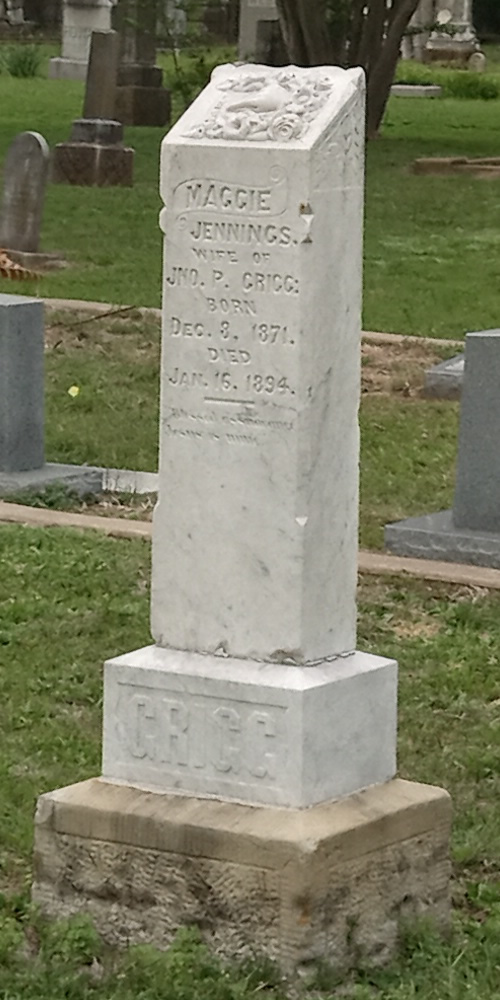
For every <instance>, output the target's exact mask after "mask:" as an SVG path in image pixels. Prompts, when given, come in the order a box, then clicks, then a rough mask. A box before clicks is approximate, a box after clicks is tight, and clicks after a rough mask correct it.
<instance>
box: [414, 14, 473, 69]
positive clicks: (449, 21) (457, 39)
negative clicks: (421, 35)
mask: <svg viewBox="0 0 500 1000" xmlns="http://www.w3.org/2000/svg"><path fill="white" fill-rule="evenodd" d="M434 14H435V21H436V22H437V26H436V27H435V28H434V30H433V31H432V32H431V34H430V36H429V39H428V41H427V44H426V57H427V59H428V60H438V61H439V62H460V63H462V64H464V63H467V62H468V60H469V58H470V56H471V55H472V54H473V53H474V52H477V51H478V49H479V42H478V40H477V35H476V32H475V29H474V24H473V21H472V0H436V3H435V11H434Z"/></svg>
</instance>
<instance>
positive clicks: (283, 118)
mask: <svg viewBox="0 0 500 1000" xmlns="http://www.w3.org/2000/svg"><path fill="white" fill-rule="evenodd" d="M301 132H302V119H301V118H300V117H299V115H297V114H295V113H294V112H293V111H279V112H278V114H276V115H274V118H273V119H272V120H271V121H270V123H269V126H268V129H267V134H268V136H269V138H270V139H274V140H275V142H287V141H288V140H289V139H298V137H299V136H300V134H301Z"/></svg>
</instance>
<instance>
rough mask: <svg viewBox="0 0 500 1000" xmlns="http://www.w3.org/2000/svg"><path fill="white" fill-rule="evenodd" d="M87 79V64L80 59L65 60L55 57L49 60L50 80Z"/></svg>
mask: <svg viewBox="0 0 500 1000" xmlns="http://www.w3.org/2000/svg"><path fill="white" fill-rule="evenodd" d="M86 78H87V63H86V62H81V61H80V60H79V59H63V58H62V56H55V57H54V58H53V59H50V60H49V79H51V80H83V81H85V80H86Z"/></svg>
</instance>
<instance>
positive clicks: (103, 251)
mask: <svg viewBox="0 0 500 1000" xmlns="http://www.w3.org/2000/svg"><path fill="white" fill-rule="evenodd" d="M49 54H50V53H49V50H47V51H46V53H45V58H47V57H48V55H49ZM81 99H82V87H81V85H79V84H74V83H61V82H58V81H49V80H47V79H44V78H41V79H40V80H24V81H22V80H17V79H12V78H10V77H7V76H6V75H5V74H4V75H0V108H1V111H0V157H2V156H3V155H4V153H5V150H6V148H7V146H8V143H9V142H10V141H11V139H12V138H13V137H14V135H15V134H16V133H17V132H18V131H20V130H22V129H26V128H34V129H37V130H39V131H41V132H42V133H43V134H44V135H45V136H46V137H47V139H48V140H49V142H50V143H51V145H53V144H54V143H55V142H57V141H62V140H64V139H66V138H67V136H68V130H69V126H70V122H71V120H72V119H73V118H74V117H76V116H77V115H78V114H79V112H80V108H81ZM499 108H500V102H499V101H491V102H482V101H464V100H461V101H459V100H454V99H445V100H442V101H439V102H431V101H429V102H427V101H417V100H401V99H399V100H393V101H392V102H391V104H390V106H389V109H388V114H387V117H386V122H385V125H384V130H383V135H382V137H381V139H380V140H378V141H376V142H374V143H373V144H372V145H371V146H370V148H369V152H368V184H367V223H366V267H365V318H364V325H365V328H371V329H387V330H396V331H397V330H399V331H406V332H412V333H419V334H431V335H432V336H435V337H436V338H439V337H444V336H461V335H462V334H463V333H464V332H465V331H466V330H468V329H481V328H486V327H492V326H497V325H498V308H497V306H498V303H497V300H498V294H497V288H498V281H497V271H498V265H497V260H496V257H497V256H498V255H497V253H496V250H497V247H498V245H499V243H500V236H499V233H500V198H499V193H500V186H499V182H498V181H495V182H484V181H477V180H471V179H466V178H461V177H454V178H447V179H441V178H435V177H434V178H433V177H429V178H423V177H417V176H414V175H412V174H411V173H409V171H408V166H409V164H410V163H411V161H412V159H414V158H415V157H416V156H422V155H435V154H436V155H437V154H442V155H447V154H452V153H453V154H465V155H487V154H489V155H496V154H497V153H498V149H499V141H498V140H499V132H500V116H499ZM127 141H130V143H131V144H132V145H133V146H134V147H135V149H136V183H135V186H134V188H133V189H131V190H130V191H128V190H126V189H124V190H120V189H113V190H88V189H84V188H81V189H80V188H64V187H55V186H53V187H50V188H49V191H48V196H47V204H46V212H45V221H44V228H43V245H44V248H45V249H47V250H49V249H62V250H63V251H64V252H65V253H66V254H67V256H68V258H69V259H70V261H71V262H72V266H71V267H70V268H68V270H67V271H64V272H61V273H59V274H54V275H51V276H47V277H46V278H44V279H43V281H42V282H39V283H36V284H33V283H26V284H25V285H23V287H22V289H20V288H19V286H15V287H14V288H13V287H12V284H8V283H7V282H2V281H1V280H0V291H2V292H4V291H8V292H12V291H16V292H18V291H20V290H22V291H23V292H26V293H29V294H33V293H35V294H40V295H52V296H59V297H75V298H87V299H96V300H98V299H100V300H102V301H112V302H117V303H124V302H126V303H132V304H135V305H158V304H159V301H160V250H161V247H160V237H159V230H158V227H157V214H158V210H159V207H160V204H159V198H158V193H157V174H158V152H159V144H160V141H161V130H157V129H127ZM80 320H81V317H78V316H72V315H69V314H66V313H64V314H63V313H61V314H59V315H55V316H54V315H52V316H51V317H50V324H49V323H48V325H50V330H49V331H48V344H47V353H46V386H47V392H46V395H47V420H46V436H47V457H48V459H51V460H60V461H64V460H68V461H74V462H88V463H97V464H103V465H109V466H121V467H129V468H139V469H155V468H156V457H157V425H158V383H159V372H158V357H159V327H158V323H157V322H155V321H154V320H152V319H145V318H144V317H141V316H140V315H139V314H138V313H133V314H131V315H129V316H127V317H115V318H114V319H113V320H110V321H107V320H106V321H104V320H98V321H95V322H94V321H91V322H89V323H87V322H86V323H81V322H80ZM71 324H74V325H71ZM419 346H420V345H419ZM437 351H438V354H437V356H442V355H443V354H444V353H445V349H444V347H442V348H441V354H440V353H439V347H438V348H437ZM446 353H447V354H451V353H453V352H452V350H451V349H449V348H447V349H446ZM398 379H400V380H401V385H402V387H403V388H404V385H405V377H404V375H401V373H399V374H398ZM73 385H77V386H78V387H79V390H80V391H79V394H78V395H77V396H75V397H74V398H73V397H72V396H70V395H69V394H68V389H69V388H70V387H71V386H73ZM410 388H412V387H411V386H410ZM457 414H458V407H457V405H456V404H453V403H436V402H430V401H426V400H424V399H421V398H420V396H419V394H418V391H416V390H415V391H409V392H408V393H406V394H405V392H403V391H401V392H399V391H397V390H394V391H387V392H367V393H366V394H365V395H364V396H363V400H362V410H361V421H362V462H361V473H362V478H361V541H362V544H363V545H367V546H370V547H376V546H379V545H380V544H381V532H382V526H383V524H384V522H385V521H387V520H391V519H395V518H398V517H402V516H405V515H409V514H412V513H419V512H425V511H431V510H437V509H439V508H443V507H446V506H448V505H449V504H450V502H451V498H452V489H453V465H454V456H455V451H456V435H457ZM124 427H126V434H124V433H123V428H124ZM149 557H150V547H149V545H148V543H146V542H141V541H137V540H136V541H125V540H116V539H107V538H103V537H101V536H99V535H97V534H93V533H88V534H81V533H77V532H72V531H62V530H55V529H53V530H45V531H42V530H37V529H32V528H21V527H17V526H0V650H1V651H2V659H1V667H0V729H1V731H2V737H3V738H2V741H1V744H0V1000H35V998H36V1000H63V998H65V1000H66V998H68V1000H88V998H90V997H95V998H96V1000H167V998H168V1000H194V998H199V1000H247V998H250V997H256V998H257V997H258V998H265V997H267V998H268V1000H271V998H276V1000H277V998H278V997H280V996H283V994H284V992H285V986H284V984H282V983H280V982H279V979H276V976H275V975H273V974H271V971H270V970H267V969H258V968H257V967H252V968H251V969H249V968H246V969H236V968H234V969H230V970H221V969H220V967H219V966H218V964H217V963H216V962H215V961H214V960H212V959H211V958H210V957H209V956H208V955H207V954H206V952H205V951H204V949H203V947H202V946H201V945H200V943H199V942H198V941H197V940H196V937H195V935H193V934H192V933H187V934H183V935H181V937H180V939H179V942H178V944H177V946H176V948H174V949H173V950H172V951H171V952H170V953H169V954H168V955H167V956H158V955H155V954H154V953H152V952H149V951H148V950H139V951H133V952H132V953H130V954H129V955H126V956H124V957H123V958H122V959H120V960H117V959H116V958H115V957H114V956H112V955H109V954H106V953H105V952H103V950H102V947H101V945H100V943H99V941H98V940H97V938H96V936H95V934H94V932H93V931H92V929H91V928H90V927H89V926H88V925H87V924H86V923H85V922H82V921H76V922H75V923H71V924H70V925H62V926H60V927H56V928H50V927H49V928H47V927H45V926H44V925H43V923H41V922H40V920H39V918H38V917H37V916H36V914H33V913H32V912H31V910H30V907H29V904H28V902H27V900H28V889H29V882H30V855H31V845H32V833H33V808H34V804H35V801H36V798H37V796H38V795H39V794H40V793H41V792H43V791H45V790H48V789H51V788H54V787H58V786H61V785H64V784H68V783H72V782H74V781H78V780H80V779H83V778H86V777H88V776H90V775H94V774H97V773H99V769H100V763H99V757H100V728H101V697H102V661H103V660H104V659H105V658H106V657H108V656H112V655H114V654H117V653H121V652H126V651H128V650H131V649H134V648H136V647H138V646H141V645H143V644H145V643H147V642H148V641H149V624H148V618H149V595H148V587H149ZM359 612H360V615H359V618H360V620H359V647H360V648H362V649H366V650H370V651H373V652H375V653H378V654H381V655H388V656H392V655H394V656H396V657H397V658H398V660H399V662H400V709H399V720H400V731H399V760H400V773H401V775H402V776H404V777H408V778H411V779H414V780H420V781H426V782H431V783H436V784H439V785H443V786H445V787H446V788H448V789H449V790H450V792H451V794H452V796H453V800H454V805H455V821H454V830H453V861H454V882H453V890H454V903H455V909H454V933H453V936H452V938H451V939H450V941H448V942H444V943H443V942H440V941H437V940H436V939H435V938H433V936H432V934H430V932H429V931H428V930H426V929H423V928H414V929H412V930H411V932H409V933H408V937H407V938H406V939H405V941H404V942H403V947H402V952H401V958H400V960H399V961H398V962H397V963H395V964H394V965H393V966H392V967H391V968H390V969H389V970H386V971H377V972H375V971H370V970H359V974H357V975H356V976H355V977H352V978H351V979H350V980H349V981H348V982H347V984H346V983H344V984H343V985H342V987H341V988H337V981H336V978H335V974H334V972H332V971H330V970H328V969H326V968H325V969H320V970H318V973H317V974H316V978H315V980H314V981H311V982H309V983H306V984H304V992H305V994H306V995H307V997H308V998H309V1000H321V998H324V1000H327V998H328V1000H329V998H334V997H339V998H340V997H344V998H347V1000H416V998H418V1000H463V998H465V997H467V998H468V1000H498V996H499V982H500V935H499V931H500V841H499V835H498V830H499V827H500V739H499V712H498V707H499V704H500V680H499V678H500V671H499V655H500V654H499V652H498V650H499V649H500V613H499V612H500V595H495V594H493V595H490V594H488V593H486V592H479V591H474V590H472V589H471V588H464V587H462V588H453V587H446V586H444V585H442V586H440V585H437V584H432V585H430V584H425V583H422V582H417V581H412V580H409V579H405V580H404V582H403V581H401V580H398V579H393V580H389V581H387V580H384V581H381V580H376V579H371V578H367V579H366V580H364V581H362V584H361V587H360V592H359Z"/></svg>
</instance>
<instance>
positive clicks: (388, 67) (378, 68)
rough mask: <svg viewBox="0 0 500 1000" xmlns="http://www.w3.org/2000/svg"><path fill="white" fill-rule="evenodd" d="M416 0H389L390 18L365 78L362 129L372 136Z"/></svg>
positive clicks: (377, 126) (374, 133) (384, 102)
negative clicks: (364, 126) (391, 3)
mask: <svg viewBox="0 0 500 1000" xmlns="http://www.w3.org/2000/svg"><path fill="white" fill-rule="evenodd" d="M418 3H419V0H399V2H398V0H393V7H392V11H391V14H392V16H391V19H390V21H389V23H388V26H387V29H386V36H385V39H383V40H382V43H381V46H380V49H379V52H378V58H377V60H376V62H375V63H374V65H373V68H372V70H371V72H370V73H369V75H368V79H367V93H366V98H367V111H366V132H367V136H368V139H373V138H374V137H375V136H376V135H377V132H378V130H379V128H380V124H381V121H382V118H383V117H384V111H385V108H386V105H387V101H388V99H389V94H390V92H391V85H392V81H393V80H394V74H395V72H396V66H397V62H398V59H399V50H400V47H401V39H402V37H403V35H404V33H405V31H406V28H407V27H408V23H409V21H410V19H411V18H412V17H413V14H414V13H415V11H416V9H417V7H418Z"/></svg>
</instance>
